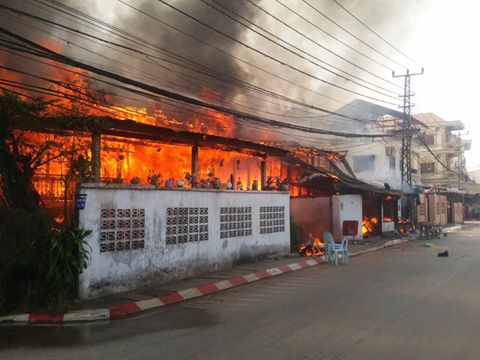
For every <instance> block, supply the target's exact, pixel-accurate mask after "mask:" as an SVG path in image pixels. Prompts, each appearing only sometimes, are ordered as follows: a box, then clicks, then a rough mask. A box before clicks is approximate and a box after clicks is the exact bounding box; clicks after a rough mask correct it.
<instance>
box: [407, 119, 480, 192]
mask: <svg viewBox="0 0 480 360" xmlns="http://www.w3.org/2000/svg"><path fill="white" fill-rule="evenodd" d="M414 117H415V118H416V119H417V120H419V121H421V122H422V123H424V124H425V125H427V128H425V129H423V131H422V133H423V134H422V137H423V141H424V142H425V143H426V145H427V146H428V147H429V148H430V149H431V151H432V152H433V153H434V154H435V156H433V155H432V153H431V152H430V151H429V150H428V149H427V148H426V147H423V148H422V149H421V152H420V161H421V165H420V166H421V180H422V183H423V184H425V185H439V186H444V187H447V188H463V186H464V185H465V182H466V180H467V176H466V174H467V172H466V168H465V151H468V150H470V147H471V142H472V140H471V139H462V137H461V136H460V135H459V134H455V133H453V131H460V130H464V129H465V125H464V124H463V122H461V121H459V120H455V121H446V120H444V119H442V118H441V117H439V116H438V115H435V114H433V113H425V114H416V115H414Z"/></svg>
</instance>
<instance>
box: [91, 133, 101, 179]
mask: <svg viewBox="0 0 480 360" xmlns="http://www.w3.org/2000/svg"><path fill="white" fill-rule="evenodd" d="M101 144H102V139H101V135H100V133H98V132H93V133H92V148H91V151H92V171H93V179H94V181H95V182H100V170H101V166H102V164H101V158H100V151H101Z"/></svg>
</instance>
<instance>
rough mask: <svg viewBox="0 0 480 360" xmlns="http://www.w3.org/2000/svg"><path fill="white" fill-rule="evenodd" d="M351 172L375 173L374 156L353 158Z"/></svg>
mask: <svg viewBox="0 0 480 360" xmlns="http://www.w3.org/2000/svg"><path fill="white" fill-rule="evenodd" d="M353 171H355V172H362V171H375V155H361V156H354V157H353Z"/></svg>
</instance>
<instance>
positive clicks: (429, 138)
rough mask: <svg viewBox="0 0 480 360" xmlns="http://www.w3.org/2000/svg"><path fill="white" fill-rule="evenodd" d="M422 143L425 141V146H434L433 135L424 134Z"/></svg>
mask: <svg viewBox="0 0 480 360" xmlns="http://www.w3.org/2000/svg"><path fill="white" fill-rule="evenodd" d="M423 141H425V144H427V145H434V144H435V135H430V134H424V135H423Z"/></svg>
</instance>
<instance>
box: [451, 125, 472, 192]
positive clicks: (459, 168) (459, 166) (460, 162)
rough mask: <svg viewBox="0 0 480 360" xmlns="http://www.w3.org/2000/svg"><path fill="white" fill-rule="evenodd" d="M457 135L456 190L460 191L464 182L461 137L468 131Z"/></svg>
mask: <svg viewBox="0 0 480 360" xmlns="http://www.w3.org/2000/svg"><path fill="white" fill-rule="evenodd" d="M457 135H458V138H457V140H458V155H457V174H458V189H459V190H460V189H461V188H462V186H463V185H464V180H465V164H464V161H463V143H462V135H468V131H467V132H466V133H463V134H462V133H461V132H459V133H458V134H457ZM448 165H450V164H448Z"/></svg>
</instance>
